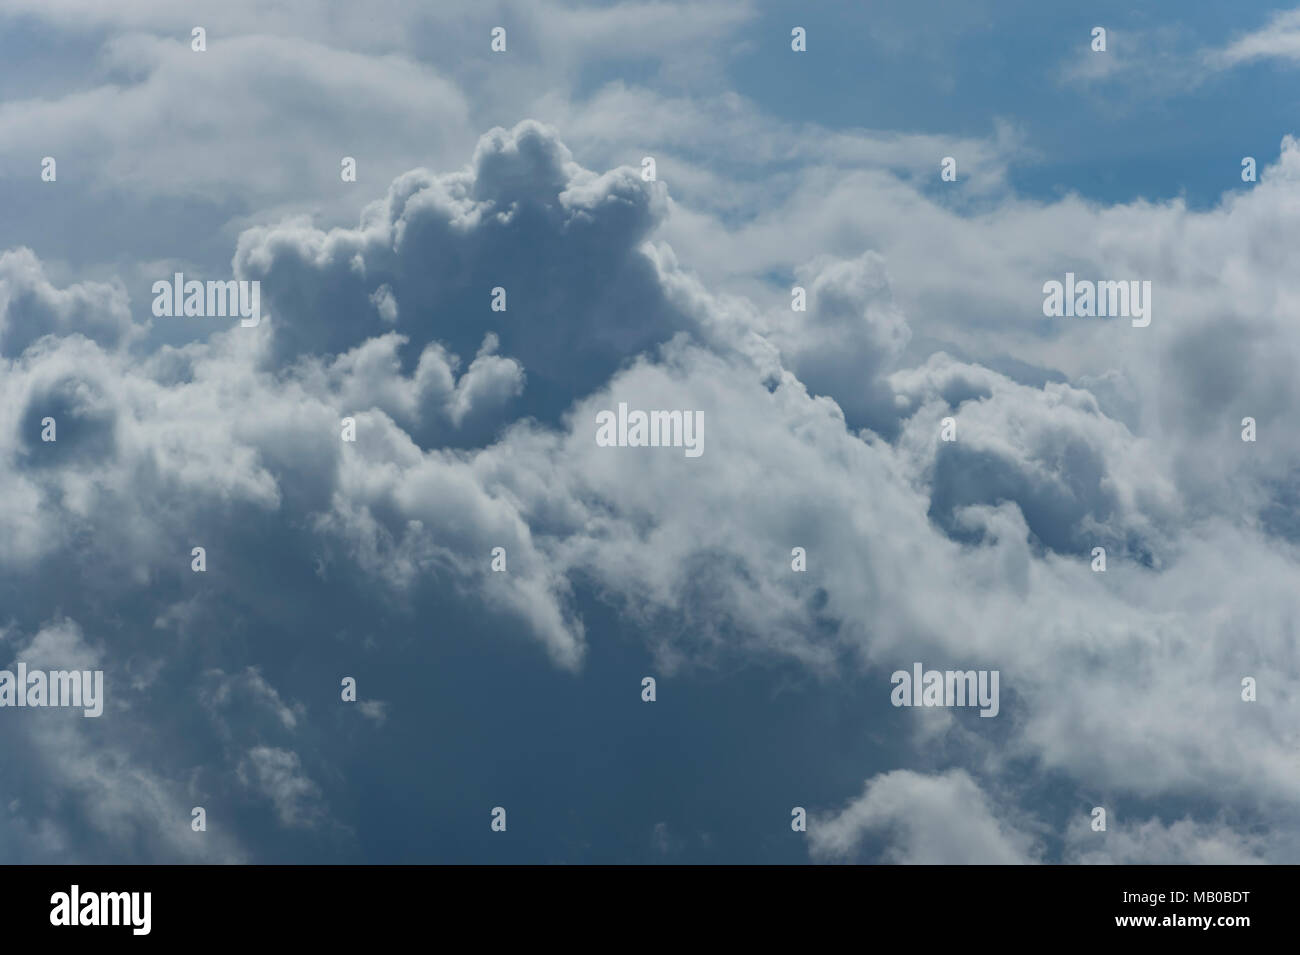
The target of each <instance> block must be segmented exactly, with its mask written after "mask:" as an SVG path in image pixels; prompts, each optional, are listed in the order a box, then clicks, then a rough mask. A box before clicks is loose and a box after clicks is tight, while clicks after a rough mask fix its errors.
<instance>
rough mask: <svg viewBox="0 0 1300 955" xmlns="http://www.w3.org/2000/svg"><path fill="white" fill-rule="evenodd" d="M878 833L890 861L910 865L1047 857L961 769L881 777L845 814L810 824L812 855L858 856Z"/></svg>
mask: <svg viewBox="0 0 1300 955" xmlns="http://www.w3.org/2000/svg"><path fill="white" fill-rule="evenodd" d="M873 834H875V835H878V836H879V837H880V838H883V839H884V840H885V845H884V848H883V851H882V861H885V862H891V863H902V864H908V865H1023V864H1026V863H1032V862H1036V861H1039V860H1038V856H1039V853H1040V851H1041V850H1040V849H1039V848H1038V847H1037V845H1036V839H1035V838H1034V837H1033V836H1031V835H1030V834H1029V833H1025V832H1022V831H1020V830H1019V829H1018V828H1017V826H1016V825H1014V824H1012V823H1010V822H1009V821H1008V820H1007V819H1006V818H1005V814H999V813H997V812H996V810H995V807H994V805H993V804H992V803H991V801H990V800H989V798H988V796H987V795H986V794H985V793H984V792H983V791H982V790H981V789H980V787H979V786H978V784H976V782H975V781H974V780H973V779H972V778H971V777H970V776H969V775H968V774H967V773H965V772H963V771H961V770H953V771H950V772H947V773H944V774H941V775H933V776H926V775H922V774H919V773H913V772H909V771H907V770H895V771H893V772H888V773H881V774H880V775H878V776H876V777H874V778H872V779H870V780H868V782H867V784H866V788H865V789H864V790H863V792H862V795H861V796H860V797H859V798H857V799H855V800H854V801H853V802H851V803H849V804H848V805H847V806H845V807H844V808H843V809H842V810H840V811H839V812H838V813H834V814H831V815H828V816H825V817H821V818H814V819H813V820H811V821H810V822H809V824H808V841H809V843H810V849H809V851H810V852H811V853H812V856H813V858H814V859H818V860H827V861H829V860H837V859H845V858H850V857H853V856H854V855H856V853H857V850H858V848H859V846H860V845H861V843H862V842H863V840H864V839H866V838H867V837H868V836H871V835H873Z"/></svg>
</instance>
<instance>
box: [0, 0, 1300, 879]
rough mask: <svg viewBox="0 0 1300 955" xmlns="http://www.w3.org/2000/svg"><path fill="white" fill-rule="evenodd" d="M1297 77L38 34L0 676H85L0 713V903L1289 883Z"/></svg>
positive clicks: (1299, 697) (422, 43) (471, 22)
mask: <svg viewBox="0 0 1300 955" xmlns="http://www.w3.org/2000/svg"><path fill="white" fill-rule="evenodd" d="M498 27H499V28H502V29H504V31H505V34H504V36H505V48H504V49H503V50H494V49H493V31H494V29H496V28H498ZM1098 27H1100V28H1102V29H1104V31H1105V49H1104V50H1100V49H1094V47H1095V46H1096V45H1097V43H1096V40H1095V39H1094V32H1095V28H1098ZM196 28H202V30H203V42H202V43H201V44H197V43H196V41H195V39H194V32H193V31H194V30H195V29H196ZM796 28H798V29H801V30H802V36H803V43H802V44H797V43H795V42H794V40H793V31H795V30H796ZM196 45H200V46H202V47H203V48H202V49H195V46H196ZM798 45H802V46H803V47H804V48H803V49H799V50H796V49H795V48H794V47H795V46H798ZM1298 79H1300V8H1294V9H1288V8H1287V7H1285V6H1281V7H1274V6H1272V5H1266V4H1256V3H1251V2H1248V3H1241V4H1222V3H1208V2H1187V3H1181V4H1176V5H1175V4H1160V5H1155V6H1154V7H1153V8H1151V9H1148V10H1143V11H1137V10H1133V9H1131V5H1129V4H1122V3H1110V2H1102V3H1096V4H1091V5H1090V6H1089V8H1088V9H1087V10H1086V11H1080V10H1075V9H1073V8H1064V7H1063V8H1061V9H1059V10H1057V9H1052V8H1051V5H1049V6H1048V8H1046V9H1045V8H1044V5H1042V4H1031V3H1027V2H1020V0H1012V2H997V3H994V2H991V0H988V2H986V0H966V2H960V3H958V2H940V0H913V2H908V3H900V2H887V3H878V4H861V3H848V2H830V3H819V4H816V5H808V4H805V3H794V2H789V3H785V2H780V3H778V2H761V0H754V2H743V0H734V2H733V0H728V2H720V3H711V4H698V3H685V2H675V0H651V2H623V3H585V2H584V3H577V2H569V3H562V2H557V0H540V2H522V0H520V2H512V0H440V2H438V3H430V4H414V3H400V2H394V0H373V2H370V3H366V4H352V3H347V2H343V0H332V2H329V0H327V2H319V0H318V2H310V3H309V2H306V0H283V2H279V3H276V4H270V5H268V4H266V3H264V2H260V0H259V2H254V0H221V2H216V0H197V2H194V3H190V4H186V5H183V6H182V5H178V4H174V3H169V2H165V0H122V2H118V3H114V4H111V5H108V4H101V3H98V2H96V0H0V209H3V215H0V486H2V487H3V488H4V491H5V493H4V494H3V495H0V656H2V657H3V658H4V659H3V661H0V668H3V669H5V670H7V671H13V672H16V671H17V668H18V666H19V664H20V663H21V664H24V665H25V666H26V667H27V668H28V669H29V670H34V669H42V668H43V669H45V670H49V671H53V670H65V669H78V670H86V671H95V670H98V671H102V673H103V675H104V677H103V678H104V687H105V689H104V698H103V712H102V714H101V715H100V716H98V717H93V718H88V717H85V716H83V713H82V711H81V710H80V709H77V708H68V707H53V706H50V707H22V708H19V707H17V706H13V705H0V722H2V723H3V732H0V765H3V766H4V767H5V770H6V771H5V772H4V773H3V774H0V860H3V861H6V862H20V863H637V864H653V863H688V864H689V863H705V864H715V863H758V864H791V863H793V864H801V863H900V864H936V863H942V864H982V863H996V864H1040V863H1067V864H1128V863H1187V864H1199V863H1294V862H1296V861H1300V828H1298V824H1300V811H1298V810H1297V808H1296V807H1297V806H1300V798H1298V797H1300V755H1298V753H1300V748H1298V747H1300V732H1298V731H1297V729H1296V727H1297V726H1300V694H1298V693H1297V690H1296V686H1297V683H1296V681H1297V678H1298V677H1300V652H1298V651H1300V645H1298V638H1297V632H1298V631H1297V628H1298V626H1300V592H1297V588H1296V587H1295V581H1296V580H1297V579H1298V578H1297V571H1300V550H1298V549H1297V545H1298V544H1300V516H1298V515H1297V505H1298V504H1300V485H1298V484H1297V477H1298V475H1300V434H1297V432H1296V430H1295V428H1294V415H1295V409H1296V408H1297V407H1300V404H1298V403H1297V398H1300V394H1298V389H1297V385H1296V383H1295V379H1294V368H1295V367H1296V364H1297V360H1298V359H1300V333H1298V332H1297V330H1296V328H1297V326H1296V321H1295V316H1296V313H1297V307H1298V306H1300V246H1297V244H1296V243H1295V241H1294V238H1295V236H1296V235H1298V234H1300V140H1297V138H1296V137H1297V136H1300V129H1297V126H1296V119H1295V117H1296V116H1297V115H1300V109H1298V108H1297V107H1300V82H1297V80H1298ZM47 159H52V160H54V163H53V165H52V166H51V164H49V163H47ZM346 159H351V160H352V161H353V163H354V165H355V176H354V177H349V176H348V175H346V174H345V172H346V166H347V163H346V161H345V160H346ZM647 159H653V175H651V174H650V172H649V164H647V162H646V160H647ZM945 159H952V160H953V161H954V162H953V164H952V165H954V166H955V177H954V176H947V177H945V176H944V175H943V165H944V161H945ZM1247 159H1250V160H1253V163H1252V164H1250V165H1253V166H1254V168H1255V170H1256V175H1255V176H1254V177H1250V176H1247V175H1246V174H1245V165H1244V162H1245V160H1247ZM51 168H52V169H53V172H52V173H51V172H49V171H48V170H50V169H51ZM176 273H181V274H182V275H183V276H184V278H185V279H188V280H199V281H221V282H225V281H235V282H241V283H256V287H257V288H258V289H259V295H260V298H259V302H260V306H259V309H260V311H259V314H258V318H259V319H260V320H259V321H258V322H257V323H256V324H250V323H245V322H241V321H240V319H239V318H238V317H231V316H229V315H202V316H200V315H188V316H187V315H179V316H177V315H167V314H159V311H160V309H159V308H158V307H157V304H156V299H157V298H158V294H157V292H156V289H155V285H156V283H159V282H163V283H167V282H171V281H172V279H173V276H174V275H175V274H176ZM1067 273H1072V274H1073V277H1074V278H1077V279H1078V281H1080V282H1084V281H1088V282H1123V283H1130V282H1132V283H1136V285H1134V286H1132V287H1133V288H1134V289H1135V290H1137V289H1143V288H1147V289H1149V292H1148V293H1146V295H1145V296H1144V298H1143V301H1144V302H1145V306H1146V314H1145V319H1144V318H1143V316H1142V315H1140V314H1137V313H1136V312H1135V313H1134V314H1133V315H1131V316H1130V315H1129V314H1122V315H1120V316H1118V317H1086V316H1071V317H1066V316H1063V315H1062V316H1055V315H1050V314H1048V311H1050V310H1049V309H1047V308H1045V299H1046V298H1047V297H1048V289H1049V287H1050V286H1049V283H1051V282H1060V283H1066V282H1067V281H1073V280H1074V279H1073V278H1072V279H1067ZM1146 283H1149V285H1148V284H1146ZM250 287H251V286H250ZM498 289H499V290H501V294H500V295H499V296H498V294H497V292H496V291H495V290H498ZM1134 294H1136V291H1135V293H1134ZM166 297H167V296H166V295H164V296H163V298H166ZM1137 301H1138V300H1137V299H1134V300H1133V302H1132V304H1133V305H1134V307H1135V308H1136V304H1137ZM494 303H495V304H496V305H497V306H498V307H494ZM800 305H802V306H803V307H802V308H800V307H799V306H800ZM1147 320H1149V321H1147ZM1144 322H1145V323H1144ZM620 405H625V406H626V407H627V408H629V409H632V410H633V411H636V410H645V411H662V412H669V411H680V412H682V413H683V415H688V414H689V415H694V416H695V418H694V420H696V421H698V422H702V425H701V426H700V427H701V430H700V431H699V433H698V434H699V437H700V439H701V443H700V445H699V450H700V453H698V454H690V453H685V450H686V449H684V448H683V447H680V446H678V447H638V446H635V443H634V442H624V446H609V442H608V441H605V440H603V438H602V435H601V431H600V428H599V423H600V422H601V421H602V420H603V419H602V415H603V414H604V413H606V412H615V413H616V412H617V409H618V408H619V407H620ZM50 419H52V420H53V422H54V424H55V425H56V433H55V439H54V440H47V439H46V437H45V434H46V430H47V424H46V422H47V420H50ZM1247 419H1249V424H1247ZM349 422H350V424H349ZM353 438H354V440H353ZM196 547H201V548H203V556H204V562H203V569H202V570H201V571H200V570H196V569H195V558H194V548H196ZM498 548H501V549H502V550H501V551H498V550H497V549H498ZM1097 548H1102V549H1103V551H1104V565H1099V563H1098V558H1097V554H1098V551H1097ZM496 554H500V555H502V556H501V557H500V558H499V559H498V558H497V557H494V555H496ZM1103 567H1104V569H1103ZM918 664H919V665H920V666H921V667H922V668H923V670H937V671H960V672H966V671H977V672H979V673H983V674H985V675H988V674H994V673H995V674H996V675H997V676H998V684H997V685H998V687H999V695H998V702H997V706H996V712H994V711H992V710H988V709H987V708H986V712H988V715H987V716H985V715H981V711H980V708H978V707H973V706H961V705H933V706H931V705H926V706H902V705H898V699H899V697H898V695H897V693H896V690H897V689H898V687H897V683H898V680H897V679H896V675H897V674H899V673H905V674H911V673H912V672H913V667H914V665H918ZM646 678H652V679H653V681H654V693H653V697H654V698H653V699H652V700H650V699H646V696H647V695H648V694H647V692H646V691H645V689H644V687H645V683H644V681H645V680H646ZM0 679H3V675H2V674H0ZM348 681H354V683H355V698H352V697H351V693H350V691H349V690H348V689H347V688H346V687H345V683H346V682H348ZM941 702H942V701H941ZM948 702H952V701H948ZM0 703H4V697H3V694H2V693H0ZM200 808H201V809H202V810H203V812H202V814H201V815H202V819H203V824H202V825H201V826H200V825H199V824H198V822H197V819H196V810H197V809H200ZM1099 811H1101V814H1100V815H1099ZM801 818H803V819H805V820H806V823H805V824H802V825H801V824H800V822H801ZM502 823H504V824H503V825H502ZM1102 823H1104V825H1103V824H1102Z"/></svg>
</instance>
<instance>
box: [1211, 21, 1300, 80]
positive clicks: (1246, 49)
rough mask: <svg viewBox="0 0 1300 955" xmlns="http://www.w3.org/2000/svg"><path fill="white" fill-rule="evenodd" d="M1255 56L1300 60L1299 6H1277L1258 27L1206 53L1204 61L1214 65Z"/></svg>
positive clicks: (1250, 59)
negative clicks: (1280, 7)
mask: <svg viewBox="0 0 1300 955" xmlns="http://www.w3.org/2000/svg"><path fill="white" fill-rule="evenodd" d="M1256 60H1282V61H1284V62H1285V61H1288V60H1297V61H1300V10H1280V11H1278V12H1276V13H1274V14H1273V16H1272V18H1271V19H1270V20H1269V22H1268V23H1267V24H1266V25H1265V26H1263V27H1262V28H1260V29H1258V30H1254V31H1252V32H1250V33H1246V34H1244V35H1242V36H1239V37H1237V38H1236V39H1235V40H1233V41H1232V42H1231V43H1229V44H1228V45H1227V46H1225V47H1223V48H1222V49H1220V50H1215V51H1212V52H1210V53H1208V54H1207V55H1206V61H1207V62H1208V63H1209V64H1210V65H1211V66H1213V67H1216V68H1218V69H1228V68H1230V67H1234V66H1237V65H1239V64H1241V63H1250V62H1253V61H1256Z"/></svg>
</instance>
